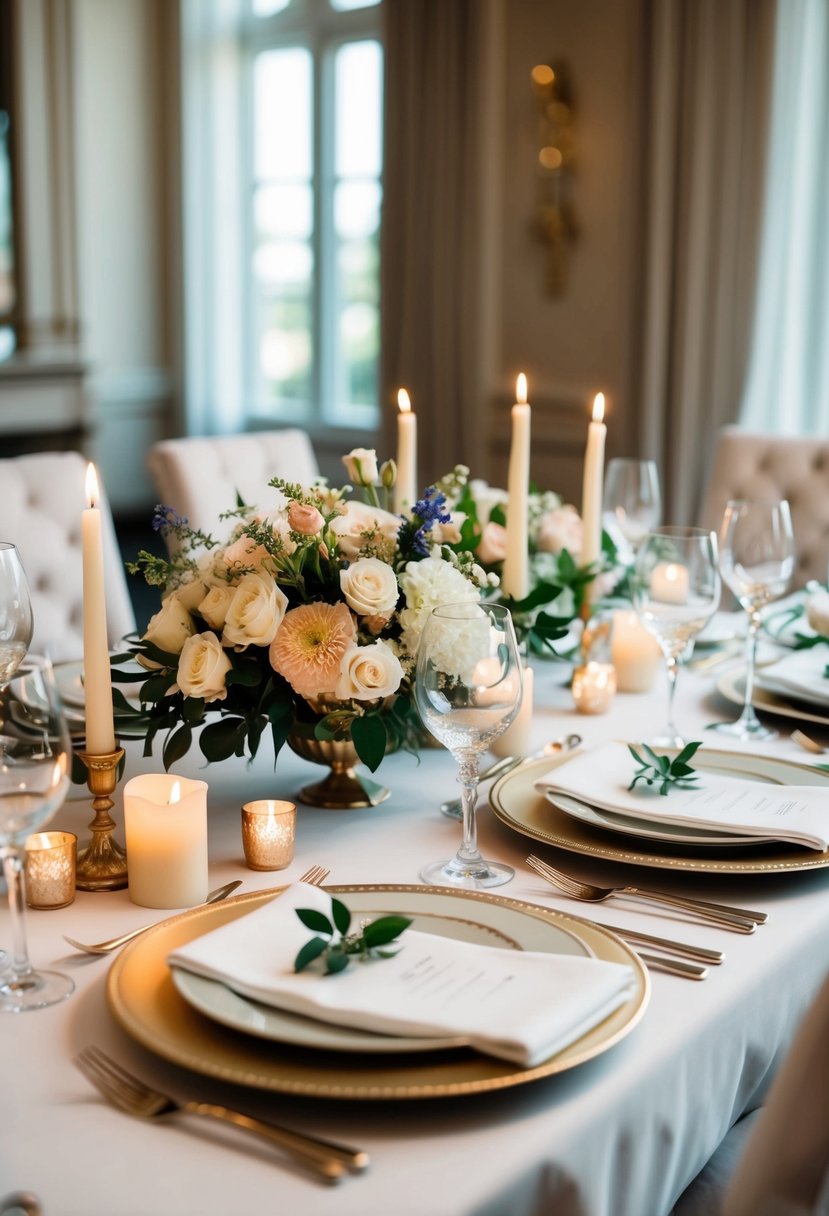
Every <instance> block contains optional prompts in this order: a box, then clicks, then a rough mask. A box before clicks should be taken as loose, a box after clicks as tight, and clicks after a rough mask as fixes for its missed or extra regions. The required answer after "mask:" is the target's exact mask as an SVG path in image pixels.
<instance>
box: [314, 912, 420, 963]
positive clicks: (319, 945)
mask: <svg viewBox="0 0 829 1216" xmlns="http://www.w3.org/2000/svg"><path fill="white" fill-rule="evenodd" d="M296 914H297V916H298V917H299V919H300V920H301V921H302V923H303V925H305V927H306V929H311V930H312V931H313V932H314V933H316V934H317V935H318V936H316V937H312V938H311V940H310V941H309V942H306V943H305V945H304V946H303V947H302V949H301V950H300V951H299V953H298V954H297V956H296V958H295V959H294V971H304V970H305V968H306V967H307V966H308V965H309V964H310V963H312V962H314V960H315V959H318V958H319V959H321V960H322V961H324V963H325V974H326V975H334V974H335V973H336V972H338V971H343V970H344V969H345V968H346V967H347V966H348V964H349V962H350V961H351V955H359V956H360V959H361V961H363V962H365V961H366V960H367V959H370V958H391V956H392V955H393V954H396V953H397V951H396V950H384V949H383V948H382V947H383V946H388V945H390V944H391V943H392V942H394V940H395V939H396V938H397V937H399V936H400V934H401V933H402V932H403V931H404V930H405V929H408V927H409V925H410V924H411V923H412V922H411V919H410V918H409V917H406V916H380V917H378V918H377V920H373V921H369V922H366V923H363V924H362V925H361V926H360V928H361V932H360V933H349V932H348V930H349V929H350V928H351V912H350V911H349V909H348V908H347V907H346V905H345V904H344V903H342V902H341V900H339V899H333V898H332V900H331V915H332V916H333V918H334V923H333V924H332V923H331V921H330V920H329V919H328V917H327V916H326V915H325V913H324V912H319V911H317V910H316V908H297V909H296ZM320 933H324V934H325V937H320V936H319V934H320ZM335 933H339V936H338V937H336V938H335V936H334V935H335Z"/></svg>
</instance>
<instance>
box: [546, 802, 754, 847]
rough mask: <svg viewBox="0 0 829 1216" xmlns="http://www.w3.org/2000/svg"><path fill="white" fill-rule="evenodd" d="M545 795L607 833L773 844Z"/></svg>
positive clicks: (695, 842) (703, 843) (727, 843)
mask: <svg viewBox="0 0 829 1216" xmlns="http://www.w3.org/2000/svg"><path fill="white" fill-rule="evenodd" d="M548 798H549V801H550V802H552V804H553V806H557V807H558V808H559V810H560V811H564V812H565V814H567V815H572V816H573V818H574V819H580V820H581V821H582V823H589V824H590V825H591V826H592V827H594V828H603V829H604V830H605V831H608V832H621V833H622V834H623V835H625V836H644V837H645V838H646V839H648V840H667V841H668V842H670V843H672V844H693V845H698V846H701V847H703V848H708V849H711V848H721V849H723V848H734V846H735V845H740V846H742V845H758V844H774V843H775V841H774V838H773V837H768V836H745V835H742V836H739V835H736V834H730V833H728V832H716V831H706V829H705V828H691V827H688V825H687V824H681V823H662V822H661V821H660V820H650V819H634V818H633V817H632V816H629V815H619V814H616V812H614V811H605V810H603V809H602V808H601V807H598V806H591V805H590V804H589V803H587V802H581V801H579V799H578V798H571V797H569V796H568V795H565V794H549V795H548Z"/></svg>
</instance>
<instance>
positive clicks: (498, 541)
mask: <svg viewBox="0 0 829 1216" xmlns="http://www.w3.org/2000/svg"><path fill="white" fill-rule="evenodd" d="M506 556H507V530H506V528H505V527H504V525H503V524H493V523H488V524H484V527H483V531H482V532H481V543H480V544H479V545H478V557H479V558H480V560H481V561H482V562H486V563H487V565H491V564H492V562H502V561H503V560H504V558H505V557H506Z"/></svg>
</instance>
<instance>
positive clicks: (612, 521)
mask: <svg viewBox="0 0 829 1216" xmlns="http://www.w3.org/2000/svg"><path fill="white" fill-rule="evenodd" d="M661 519H662V497H661V494H660V491H659V471H658V469H657V467H656V461H655V460H636V459H633V458H632V457H627V456H616V457H614V459H613V460H611V462H610V464H609V465H608V466H607V472H606V474H605V479H604V496H603V499H602V522H603V524H604V528H605V531H606V532H607V533H608V534H609V535H610V537H611V538H612V540H613V543H614V544H615V545H616V547H617V549H618V550H619V551H620V553H622V554H623V555H627V557H628V559H629V560H631V561H632V560H633V557H634V555H635V553H636V550H637V548H638V547H639V544H640V543H641V541H642V540H643V539H644V537H645V536H646V535H647V533H648V532H650V531H652V530H653V529H654V528H657V527H658V526H659V523H660V521H661Z"/></svg>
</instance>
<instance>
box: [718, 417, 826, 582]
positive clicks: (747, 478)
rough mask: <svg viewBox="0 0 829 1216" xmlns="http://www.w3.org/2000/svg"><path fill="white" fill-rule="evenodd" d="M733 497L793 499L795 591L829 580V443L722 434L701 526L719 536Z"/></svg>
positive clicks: (731, 430)
mask: <svg viewBox="0 0 829 1216" xmlns="http://www.w3.org/2000/svg"><path fill="white" fill-rule="evenodd" d="M730 498H755V499H769V500H775V499H782V498H785V499H787V500H788V503H789V506H790V507H791V511H792V525H793V528H794V540H795V548H796V551H797V563H796V566H795V573H794V578H793V580H792V587H791V590H796V589H797V588H798V587H803V586H805V585H806V583H807V582H809V580H810V579H817V580H818V582H821V583H825V582H826V581H827V568H828V567H829V440H826V439H814V438H810V439H801V438H792V437H789V436H781V435H758V434H752V433H751V432H749V431H744V430H742V429H741V428H740V427H736V426H727V427H724V428H723V430H721V431H720V434H719V438H718V441H717V449H716V452H715V454H714V463H713V466H712V469H711V476H710V478H709V481H708V486H707V489H706V493H705V498H704V500H703V506H702V512H701V523H702V526H703V527H706V528H713V529H714V531H717V530H718V529H719V526H720V522H721V520H722V517H723V512H724V510H725V504H726V503H727V502H728V500H729V499H730Z"/></svg>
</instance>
